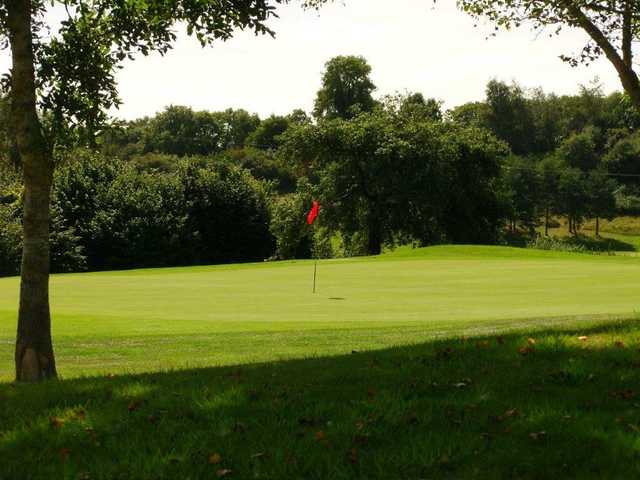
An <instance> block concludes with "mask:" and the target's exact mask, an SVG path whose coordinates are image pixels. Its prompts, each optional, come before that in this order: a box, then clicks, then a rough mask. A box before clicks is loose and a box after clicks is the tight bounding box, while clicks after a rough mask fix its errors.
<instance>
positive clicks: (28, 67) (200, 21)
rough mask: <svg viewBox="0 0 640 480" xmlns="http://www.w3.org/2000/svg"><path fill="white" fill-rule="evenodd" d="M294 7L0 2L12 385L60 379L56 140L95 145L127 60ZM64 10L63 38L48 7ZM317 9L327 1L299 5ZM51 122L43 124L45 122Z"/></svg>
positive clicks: (261, 30) (262, 24) (252, 25)
mask: <svg viewBox="0 0 640 480" xmlns="http://www.w3.org/2000/svg"><path fill="white" fill-rule="evenodd" d="M287 1H288V0H227V1H225V2H220V1H214V0H204V1H199V2H192V1H186V0H169V1H164V2H155V1H149V0H139V1H136V2H121V1H116V0H94V1H84V0H67V1H65V2H45V1H44V0H7V1H5V2H2V3H1V4H0V44H4V43H6V41H7V40H8V45H9V47H10V49H11V58H12V68H11V75H10V80H9V87H10V91H9V96H10V99H11V115H10V117H11V123H12V125H13V126H14V127H15V137H16V143H17V147H18V152H19V155H20V158H21V161H22V170H23V180H24V215H23V235H24V248H23V255H22V265H21V288H20V308H19V315H18V332H17V339H16V350H15V363H16V379H17V380H25V381H37V380H42V379H45V378H52V377H55V376H56V364H55V359H54V354H53V346H52V340H51V319H50V312H49V263H50V260H49V221H50V214H49V202H50V195H51V185H52V178H53V170H54V162H53V150H54V148H55V147H56V143H57V141H58V140H57V139H67V138H76V139H78V140H81V141H83V142H86V143H88V144H90V145H91V144H93V145H95V137H96V135H97V134H98V133H99V131H100V127H101V125H102V124H103V123H105V121H106V118H107V111H108V109H109V108H111V107H112V106H117V105H118V103H119V100H118V95H117V84H116V79H115V72H116V70H117V69H118V68H120V67H121V66H122V64H123V61H124V60H125V59H128V58H129V59H133V58H134V56H135V54H136V53H138V52H141V53H143V54H147V53H149V52H150V51H158V52H160V53H165V52H166V51H168V50H169V49H170V48H171V45H172V43H173V41H174V40H175V38H176V35H175V33H174V32H173V30H172V27H173V25H174V24H176V23H183V24H185V25H186V26H187V31H188V33H189V34H192V35H195V36H196V37H197V38H198V40H199V41H200V42H201V43H202V45H208V44H210V43H212V42H213V41H214V40H226V39H228V38H230V37H231V36H232V35H233V32H234V31H235V30H236V29H251V30H253V31H254V32H255V33H256V34H265V33H266V34H271V33H272V31H271V30H270V29H269V28H268V27H267V26H266V21H267V20H268V19H269V18H270V17H271V16H272V15H273V14H274V9H275V6H276V5H277V4H280V3H286V2H287ZM51 3H60V4H63V5H64V7H65V8H66V12H67V18H66V19H65V20H64V21H63V22H62V23H61V26H60V28H59V30H58V32H57V33H56V32H52V29H51V28H50V26H49V25H48V24H47V21H46V16H45V14H46V5H47V4H51ZM303 3H304V4H306V5H309V6H317V5H318V4H319V3H322V1H321V0H312V1H309V2H303ZM44 119H46V122H45V121H44Z"/></svg>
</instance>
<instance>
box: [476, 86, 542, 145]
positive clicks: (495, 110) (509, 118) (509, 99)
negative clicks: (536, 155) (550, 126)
mask: <svg viewBox="0 0 640 480" xmlns="http://www.w3.org/2000/svg"><path fill="white" fill-rule="evenodd" d="M486 94H487V104H488V106H489V114H488V116H487V124H488V126H489V128H490V129H491V131H492V132H493V133H494V134H495V135H496V136H497V137H498V138H499V139H501V140H504V141H505V142H507V143H508V144H509V146H511V150H513V153H515V154H516V155H525V154H528V153H531V150H532V143H533V142H532V140H533V138H532V137H533V135H532V132H533V131H534V123H533V117H532V115H531V111H530V109H529V105H528V103H527V100H526V98H525V96H524V92H523V91H522V88H520V86H518V85H517V84H515V83H514V84H513V85H507V84H506V83H504V82H499V81H497V80H491V81H490V82H489V83H488V84H487V90H486Z"/></svg>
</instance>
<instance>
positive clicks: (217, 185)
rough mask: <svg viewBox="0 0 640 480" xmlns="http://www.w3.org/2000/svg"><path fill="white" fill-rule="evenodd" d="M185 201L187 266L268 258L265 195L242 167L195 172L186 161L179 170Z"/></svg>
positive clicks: (269, 243) (271, 242) (269, 241)
mask: <svg viewBox="0 0 640 480" xmlns="http://www.w3.org/2000/svg"><path fill="white" fill-rule="evenodd" d="M179 177H180V181H181V183H182V188H184V196H185V202H186V217H187V220H186V225H185V228H186V229H185V237H186V241H185V244H184V246H183V251H184V255H185V259H188V260H189V263H227V262H244V261H255V260H264V259H266V258H268V257H270V256H271V255H273V252H274V249H275V242H274V238H273V236H272V235H271V232H270V231H269V223H270V214H269V208H268V202H267V197H268V195H267V191H266V189H265V187H264V185H263V184H262V183H261V182H259V181H257V180H255V179H254V178H253V177H252V176H251V174H250V173H249V172H248V171H247V170H244V169H241V168H238V167H233V166H226V165H217V166H215V167H208V168H201V167H198V166H196V165H194V164H193V163H191V162H189V161H186V162H185V163H184V164H183V165H182V166H181V169H180V172H179Z"/></svg>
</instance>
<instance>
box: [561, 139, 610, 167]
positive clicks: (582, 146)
mask: <svg viewBox="0 0 640 480" xmlns="http://www.w3.org/2000/svg"><path fill="white" fill-rule="evenodd" d="M598 134H599V132H598V131H597V130H596V129H594V128H587V129H585V130H584V131H582V132H580V133H574V134H573V135H571V136H569V137H568V138H566V139H565V140H564V141H563V142H562V144H561V145H560V147H559V148H558V154H559V155H560V157H562V158H563V159H564V161H565V162H566V163H567V165H569V166H570V167H574V168H579V169H580V170H582V171H583V172H587V171H590V170H593V169H595V168H596V167H597V166H598V164H599V163H600V155H599V153H598V147H597V143H596V142H597V139H596V136H597V135H598Z"/></svg>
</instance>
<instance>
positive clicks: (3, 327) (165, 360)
mask: <svg viewBox="0 0 640 480" xmlns="http://www.w3.org/2000/svg"><path fill="white" fill-rule="evenodd" d="M312 273H313V264H312V262H285V263H265V264H259V265H236V266H221V267H197V268H177V269H157V270H137V271H127V272H103V273H91V274H73V275H57V276H54V277H53V279H52V306H53V312H54V317H53V332H54V339H55V347H56V352H57V358H58V364H59V371H60V374H61V375H62V376H63V377H68V378H70V377H74V376H78V375H82V374H97V373H102V374H104V373H121V372H144V371H151V370H161V369H167V368H188V367H199V366H215V365H229V364H240V363H248V362H263V361H271V360H284V359H290V358H300V357H306V356H314V355H316V356H325V355H338V354H342V353H348V352H350V351H351V350H352V349H358V350H363V349H379V348H385V347H388V346H390V345H402V344H407V343H415V342H419V341H423V340H427V339H430V338H434V337H437V336H442V335H451V334H463V333H468V332H476V333H478V332H483V331H489V330H491V329H496V328H500V329H504V328H511V327H514V326H518V325H520V324H522V322H524V321H526V322H527V323H528V324H535V323H539V322H543V323H544V322H549V321H551V320H550V319H553V318H557V317H569V316H576V315H578V316H589V317H596V318H600V317H602V316H609V315H614V316H620V315H630V314H633V312H634V311H635V310H636V308H637V306H638V304H639V300H638V288H639V287H640V259H635V258H622V257H611V258H609V257H594V256H589V255H580V254H565V253H559V252H543V251H535V250H524V249H513V248H498V247H467V246H459V247H434V248H427V249H420V250H412V249H400V250H398V251H396V252H394V253H393V254H389V255H384V256H381V257H377V258H363V259H353V260H336V261H322V262H320V263H319V266H318V293H317V294H315V295H314V294H312V293H311V279H312ZM17 295H18V280H17V279H16V278H5V279H0V381H2V380H5V381H8V380H11V378H12V376H13V366H12V360H13V358H12V356H13V342H14V338H15V328H16V327H15V318H16V313H15V308H16V305H17Z"/></svg>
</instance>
